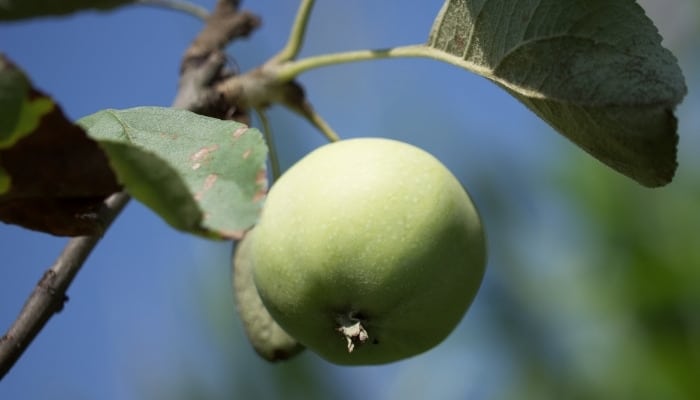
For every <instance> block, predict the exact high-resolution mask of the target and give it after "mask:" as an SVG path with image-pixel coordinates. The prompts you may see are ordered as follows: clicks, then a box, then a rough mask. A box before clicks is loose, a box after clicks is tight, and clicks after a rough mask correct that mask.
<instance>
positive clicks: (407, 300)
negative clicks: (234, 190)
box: [251, 138, 486, 365]
mask: <svg viewBox="0 0 700 400" xmlns="http://www.w3.org/2000/svg"><path fill="white" fill-rule="evenodd" d="M251 258H252V263H253V277H254V281H255V285H256V287H257V289H258V292H259V294H260V297H261V299H262V301H263V303H264V305H265V307H266V308H267V309H268V311H269V312H270V314H271V315H272V316H273V318H274V319H275V320H276V321H277V323H278V324H279V325H280V326H281V327H282V328H283V329H284V330H285V331H286V332H288V333H289V334H290V335H291V336H293V337H294V338H296V339H297V340H299V342H301V343H302V344H303V345H305V346H307V347H308V348H309V349H311V350H313V351H315V352H317V353H318V354H319V355H321V356H322V357H324V358H325V359H327V360H329V361H331V362H334V363H338V364H348V365H359V364H381V363H387V362H392V361H396V360H400V359H403V358H406V357H411V356H413V355H416V354H419V353H422V352H424V351H426V350H429V349H431V348H432V347H434V346H435V345H437V344H439V343H440V342H441V341H442V340H444V339H445V338H446V337H447V336H448V335H449V334H450V332H452V330H453V329H454V328H455V326H456V325H457V324H458V323H459V321H460V320H461V319H462V316H463V315H464V313H465V312H466V310H467V308H468V307H469V305H470V304H471V302H472V299H473V298H474V296H475V294H476V292H477V290H478V288H479V286H480V284H481V280H482V278H483V275H484V268H485V263H486V250H485V240H484V233H483V230H482V226H481V222H480V219H479V215H478V213H477V211H476V209H475V208H474V205H473V204H472V202H471V200H470V198H469V196H468V195H467V193H466V192H465V190H464V189H463V188H462V186H461V185H460V183H459V181H458V180H457V179H456V178H455V177H454V176H453V175H452V174H451V173H450V171H449V170H448V169H447V168H446V167H445V166H444V165H442V164H441V163H440V162H439V161H438V160H437V159H436V158H434V157H433V156H431V155H430V154H428V153H427V152H425V151H423V150H421V149H419V148H417V147H414V146H412V145H409V144H406V143H402V142H398V141H394V140H388V139H379V138H360V139H351V140H344V141H340V142H336V143H332V144H328V145H325V146H322V147H320V148H318V149H316V150H315V151H313V152H311V153H310V154H308V155H307V156H306V157H304V158H303V159H301V160H300V161H299V162H298V163H296V164H295V165H294V166H292V167H291V168H290V169H289V170H288V171H287V172H286V173H285V174H283V175H282V176H281V177H280V179H279V180H278V181H277V182H276V183H275V184H274V185H273V186H272V188H271V190H270V192H269V194H268V196H267V199H266V202H265V205H264V207H263V211H262V214H261V216H260V221H259V223H258V225H257V226H256V228H255V240H254V241H253V242H252V243H251Z"/></svg>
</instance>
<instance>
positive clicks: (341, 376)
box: [0, 0, 683, 399]
mask: <svg viewBox="0 0 700 400" xmlns="http://www.w3.org/2000/svg"><path fill="white" fill-rule="evenodd" d="M296 3H297V2H279V1H273V0H264V1H256V2H247V3H245V4H244V5H245V6H247V7H248V8H249V9H251V10H253V11H254V12H256V13H258V14H259V15H261V16H262V17H263V26H262V28H261V29H260V30H259V31H258V32H256V33H255V34H254V35H253V36H252V37H251V38H250V39H248V40H246V41H243V42H238V43H237V44H236V45H235V46H233V47H232V48H231V49H230V53H231V55H232V56H234V57H235V59H236V63H237V65H238V66H239V67H240V68H241V69H242V70H246V69H248V68H251V67H253V66H255V65H257V64H259V63H261V62H263V61H265V59H267V57H269V56H271V55H272V54H274V53H275V52H276V51H277V50H278V49H279V48H281V46H282V45H283V44H284V40H285V37H286V34H287V31H288V29H289V26H290V24H291V21H292V19H293V16H294V12H295V7H296ZM318 3H319V4H318V5H317V6H316V9H315V10H314V14H313V16H312V21H311V24H310V26H309V32H308V40H307V42H306V45H305V47H304V51H303V53H302V56H303V55H305V54H306V55H308V54H318V53H322V52H330V51H339V50H350V49H360V48H382V47H388V46H393V45H403V44H412V43H422V42H424V41H425V40H426V39H427V35H428V31H429V29H430V25H431V23H432V20H433V18H434V16H435V14H436V13H437V11H438V8H439V4H438V3H436V2H423V3H421V4H420V5H414V6H411V7H408V6H406V5H405V3H403V2H398V1H393V2H372V1H369V0H364V1H360V2H354V3H351V2H318ZM429 3H430V4H429ZM202 4H205V5H206V6H211V5H212V4H213V1H206V2H202ZM200 27H201V23H200V22H199V21H197V20H195V19H194V18H192V17H190V16H187V15H183V14H178V13H175V12H172V11H167V10H161V9H153V8H147V7H128V8H122V9H119V10H117V11H114V12H110V13H93V12H87V13H81V14H78V15H75V16H70V17H65V18H47V19H40V20H36V21H31V22H21V23H13V24H5V25H2V26H0V48H1V49H2V51H4V52H5V53H6V54H7V55H8V56H9V57H10V58H11V59H12V60H13V61H14V62H15V63H17V64H18V65H19V66H20V67H22V68H23V69H24V70H25V71H26V72H27V73H28V75H29V76H30V77H31V79H32V80H33V82H34V84H35V86H36V87H38V88H40V89H42V90H44V91H45V92H47V93H49V94H50V95H51V96H53V97H54V98H55V99H56V100H57V101H58V102H59V103H60V104H61V106H62V107H63V109H64V111H65V112H66V114H67V115H68V116H69V117H70V118H72V119H77V118H80V117H82V116H84V115H87V114H90V113H93V112H95V111H98V110H100V109H104V108H128V107H133V106H140V105H158V106H168V105H169V104H170V103H171V101H172V99H173V97H174V95H175V92H176V82H177V76H178V75H177V74H178V67H179V61H180V57H181V55H182V54H183V52H184V50H185V49H186V47H187V46H188V44H189V42H190V40H191V39H192V38H193V37H194V35H195V34H196V33H197V32H198V30H199V29H200ZM663 28H664V26H662V30H663ZM668 29H670V27H668ZM679 46H680V45H679ZM682 61H683V60H682ZM300 80H301V82H302V84H304V86H305V87H306V90H307V93H308V94H309V98H310V100H311V101H312V102H313V104H314V105H315V108H316V109H317V111H319V113H320V114H321V115H323V116H324V117H325V118H326V120H328V121H329V122H330V123H331V125H332V126H333V127H334V128H335V129H336V130H337V131H338V132H339V133H340V134H341V136H343V137H354V136H384V137H393V138H397V139H402V140H405V141H409V142H412V143H415V144H417V145H420V146H421V147H423V148H425V149H426V150H428V151H430V152H432V153H434V154H435V155H436V156H438V157H439V158H440V159H441V160H442V161H443V162H444V163H445V164H446V165H447V166H448V167H449V168H450V169H452V170H453V171H455V173H456V174H457V175H458V176H459V178H460V180H461V181H462V183H463V184H464V185H465V186H466V187H467V188H468V189H469V188H470V187H472V185H474V187H478V188H483V187H484V186H483V183H481V182H483V181H484V180H485V179H488V178H489V177H491V178H493V179H494V181H495V182H496V183H494V186H496V187H498V189H497V190H495V192H496V193H498V194H500V195H501V196H503V197H504V198H505V199H502V201H503V202H504V204H506V205H507V207H510V208H511V209H512V210H514V211H513V212H514V213H517V214H519V215H521V216H523V218H524V221H528V223H532V221H533V220H537V221H539V222H538V223H539V224H543V225H545V226H547V225H548V224H552V228H551V231H549V232H548V233H546V234H545V235H549V236H548V237H551V236H557V233H559V232H560V231H559V230H558V229H559V228H557V224H556V222H554V221H553V219H554V217H550V218H552V220H548V219H547V218H544V220H543V219H542V217H543V215H545V213H544V210H545V209H548V210H549V209H550V205H552V204H553V203H554V202H555V201H556V200H554V199H551V198H549V197H548V193H547V192H544V191H543V190H541V189H542V188H544V187H545V186H546V185H547V184H548V183H549V182H548V179H549V178H548V177H547V175H546V174H545V173H544V171H546V170H548V169H550V168H553V167H554V166H556V165H557V164H556V163H557V162H560V161H561V158H563V157H568V155H569V154H571V152H570V150H571V147H572V146H571V145H570V144H569V143H568V142H566V141H565V140H564V139H563V138H561V137H560V136H559V135H557V134H555V133H554V132H553V131H552V130H551V129H550V128H549V127H547V126H546V125H545V124H544V123H543V122H542V121H540V120H539V119H537V118H536V117H535V116H534V115H532V114H531V113H530V112H529V111H527V110H526V109H525V108H524V107H523V106H522V105H520V104H519V103H517V102H516V101H515V100H514V99H512V98H511V97H509V96H508V95H507V94H506V93H505V92H503V91H502V90H500V89H498V88H497V87H496V86H494V85H492V84H491V83H489V82H487V81H485V80H484V79H482V78H480V77H477V76H475V75H472V74H469V73H467V72H465V71H461V70H459V69H457V68H455V67H452V66H448V65H443V64H439V63H437V62H433V61H427V60H391V61H382V62H377V63H367V64H357V65H348V66H338V67H332V68H328V69H324V70H319V71H313V72H310V73H308V74H305V75H302V77H301V79H300ZM270 114H271V117H272V122H273V130H274V133H275V134H276V136H277V138H278V139H277V141H278V145H279V146H280V148H282V149H283V150H282V151H281V155H280V157H281V161H282V164H283V166H288V165H290V164H291V163H293V162H294V161H295V160H296V159H298V158H299V157H301V156H302V155H303V154H304V153H306V152H307V151H309V150H310V149H312V148H314V147H316V146H318V145H320V144H321V143H323V141H322V139H321V137H320V135H319V134H318V133H317V132H315V131H314V130H313V129H312V128H311V127H310V126H309V125H308V124H306V123H305V122H304V121H301V120H300V119H299V118H297V117H296V116H293V115H291V114H289V113H288V112H287V111H286V110H282V109H279V108H277V107H275V108H273V110H271V113H270ZM578 153H582V152H578ZM578 153H575V154H576V155H575V156H574V157H576V161H577V162H585V163H596V161H594V160H593V159H592V158H590V157H588V156H585V155H583V154H578ZM561 154H566V155H567V156H562V155H561ZM599 168H603V167H602V166H600V167H599ZM610 173H611V174H612V172H610ZM471 194H472V196H473V197H474V199H475V201H476V203H477V206H478V207H479V208H480V209H482V212H483V214H484V215H485V216H488V215H489V213H490V212H492V210H493V212H495V210H497V209H498V208H497V207H495V206H493V205H492V204H491V203H490V200H491V197H490V196H491V195H492V194H493V193H489V192H487V191H478V190H477V191H473V192H472V193H471ZM486 224H487V229H488V221H486ZM513 229H519V228H518V227H517V226H516V227H515V228H513ZM489 233H493V232H489ZM571 235H572V236H571V237H566V236H565V237H564V238H562V240H566V239H567V238H568V239H570V240H573V237H574V236H575V235H573V234H571ZM530 239H532V238H530ZM524 240H527V239H524ZM65 241H66V240H65V239H63V238H56V237H51V236H49V235H45V234H41V233H36V232H31V231H27V230H24V229H22V228H19V227H14V226H9V225H3V224H0V254H2V265H0V329H3V330H4V329H6V327H7V326H9V324H10V323H11V321H12V320H13V319H14V318H15V316H16V314H17V312H18V310H19V309H20V308H21V306H22V304H23V302H24V300H25V299H26V297H27V295H28V294H29V292H30V291H31V289H32V288H33V286H34V284H35V283H36V281H37V280H38V279H39V278H40V276H41V275H42V273H43V271H44V270H45V269H46V268H48V266H49V265H50V264H51V263H52V262H53V260H54V259H55V257H56V256H57V255H58V254H59V252H60V250H61V248H62V247H63V245H64V244H65ZM492 246H493V245H492ZM564 246H565V245H564ZM490 250H491V252H492V253H493V252H495V253H498V247H497V246H496V247H492V248H490ZM229 252H230V244H228V243H221V242H208V241H205V240H203V239H198V238H194V237H191V236H189V235H185V234H182V233H180V232H177V231H175V230H173V229H171V228H169V227H168V226H167V225H166V224H165V223H164V222H162V221H161V220H159V219H158V218H157V217H156V216H155V215H154V214H152V213H151V212H150V211H148V210H147V209H145V208H144V207H143V206H141V205H140V204H138V203H136V202H132V203H131V204H130V205H129V206H128V208H127V209H126V211H125V212H124V213H123V215H121V216H120V218H119V219H118V220H117V222H116V223H115V224H114V226H113V228H112V229H110V230H109V232H108V233H107V235H106V237H105V238H104V240H103V241H102V243H100V245H99V247H98V248H97V250H96V251H95V252H94V253H93V254H92V255H91V257H90V258H89V259H88V261H87V263H86V265H85V267H84V268H83V270H82V271H81V272H80V274H79V275H78V277H77V278H76V280H75V282H74V284H73V286H72V287H71V288H70V290H69V292H68V295H69V296H70V301H69V302H68V303H67V305H66V308H65V310H64V311H63V312H62V313H60V314H59V315H57V316H55V317H54V318H53V319H52V320H51V321H50V322H49V324H48V325H47V327H46V328H45V329H44V330H43V331H42V332H41V333H40V335H39V337H38V338H37V339H36V340H35V342H34V344H33V345H32V346H31V347H30V348H29V350H28V351H27V352H26V354H25V355H24V356H23V358H22V359H21V360H20V361H19V362H18V363H17V365H16V366H15V367H14V369H13V370H12V371H11V373H10V374H8V376H7V377H6V378H5V380H4V381H3V382H2V383H0V398H2V399H5V398H6V399H39V398H48V397H49V396H52V397H55V398H74V399H93V398H99V399H132V398H148V396H147V394H145V393H148V391H149V390H154V389H153V386H158V385H159V384H165V383H167V382H168V379H169V378H170V377H171V376H172V374H173V373H174V372H177V371H182V370H188V371H189V370H194V371H197V372H196V373H197V374H200V375H203V376H205V378H204V379H205V381H206V380H210V381H212V382H211V383H212V384H214V383H216V381H217V379H219V378H216V377H211V376H215V375H216V374H210V373H208V372H207V371H210V370H211V369H212V368H215V367H216V365H218V364H217V363H218V362H220V361H214V360H213V359H212V357H213V356H212V354H211V353H212V351H213V350H212V347H211V346H209V345H208V344H207V341H210V340H214V339H213V338H215V337H216V335H217V333H213V332H211V329H212V328H211V327H210V326H208V325H206V324H205V323H204V322H203V321H202V318H201V316H200V315H201V314H202V313H206V312H209V311H208V310H211V307H210V306H211V304H210V302H215V301H216V300H217V299H218V300H221V298H223V299H224V301H222V302H221V304H224V307H225V305H226V304H229V305H230V311H228V312H229V313H230V315H231V318H230V320H224V321H223V322H221V323H222V324H225V325H227V326H228V325H231V324H234V325H235V320H234V317H233V315H234V312H235V311H234V307H233V303H232V302H227V300H226V298H227V296H229V297H230V293H228V292H227V289H226V288H227V287H228V280H229V277H230V272H229V266H228V260H227V257H228V254H229ZM496 259H497V257H496ZM493 263H494V262H493V260H492V264H493ZM491 267H492V265H490V268H491ZM488 279H489V276H488V275H487V280H488ZM217 296H218V297H217ZM217 304H218V303H217ZM225 312H226V311H224V313H225ZM482 312H483V310H482V309H481V308H480V304H479V298H477V301H476V302H475V304H474V307H473V308H472V310H471V311H470V313H469V314H468V316H467V318H465V321H464V322H463V323H462V324H461V325H460V328H459V329H458V332H457V333H456V334H455V335H453V336H451V337H450V338H449V339H448V342H447V343H446V344H445V345H444V346H440V347H439V348H437V349H435V350H434V351H431V352H430V353H428V354H426V355H424V356H421V357H420V358H417V359H414V360H409V361H406V362H402V363H398V364H392V365H390V366H387V367H376V368H349V369H348V368H339V367H332V366H330V365H328V364H326V363H324V362H323V361H320V360H315V359H314V361H312V363H313V365H315V366H316V368H318V369H319V370H322V371H323V373H324V374H327V376H328V377H329V378H328V379H335V380H337V381H339V382H353V381H358V380H361V381H363V382H365V386H363V388H360V389H357V388H356V389H354V390H356V391H358V393H357V394H358V395H369V396H370V397H369V398H385V399H393V398H399V397H401V396H402V394H403V395H406V393H411V394H416V393H420V394H421V395H424V396H427V397H426V398H432V397H434V396H442V397H439V398H457V397H459V396H460V395H461V394H464V393H472V394H474V395H475V397H477V398H482V397H484V396H486V395H487V394H488V393H483V392H480V390H484V389H479V388H480V387H484V385H483V383H484V382H486V383H488V382H490V380H493V379H495V378H493V377H491V378H490V376H497V377H498V379H507V377H508V374H509V371H508V369H507V363H503V362H501V361H502V360H501V358H502V357H505V356H504V355H502V354H499V353H498V351H497V350H494V349H497V348H498V345H497V343H494V341H495V340H496V339H497V338H488V337H483V335H480V334H479V329H478V327H477V326H476V325H477V324H478V323H480V322H483V321H485V319H484V316H483V315H481V314H480V313H482ZM214 319H215V320H216V318H214ZM217 321H218V320H217ZM234 329H239V328H234ZM237 332H238V333H237V335H238V336H236V337H235V338H232V341H234V340H235V341H236V343H237V344H238V347H237V348H236V353H235V354H236V356H237V357H240V358H241V360H244V361H245V362H247V363H249V364H247V368H250V369H251V370H252V371H263V372H262V373H264V371H267V369H268V368H271V367H269V366H267V365H264V364H263V363H262V362H261V361H259V360H257V359H256V358H255V356H254V354H252V351H251V350H250V349H249V348H248V347H247V344H246V343H245V342H244V341H243V340H242V337H241V336H240V334H241V333H240V330H238V331H237ZM214 341H215V340H214ZM304 357H308V358H314V356H313V355H305V356H304ZM484 360H489V361H488V362H485V361H484ZM465 371H472V372H473V373H472V374H469V373H467V374H466V375H468V376H470V377H471V378H468V379H465V378H464V376H465ZM426 373H430V374H431V375H429V377H430V378H429V379H428V380H427V381H426V382H427V383H426V384H425V385H420V386H416V382H417V380H419V379H424V378H425V376H426ZM241 376H246V375H241ZM236 379H242V378H236ZM259 379H262V378H259ZM493 384H494V385H496V383H493ZM350 386H352V385H350ZM485 386H486V387H489V385H485Z"/></svg>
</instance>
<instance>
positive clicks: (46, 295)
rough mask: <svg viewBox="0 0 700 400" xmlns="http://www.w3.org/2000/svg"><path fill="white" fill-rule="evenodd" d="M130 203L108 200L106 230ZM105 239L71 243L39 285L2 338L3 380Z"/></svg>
mask: <svg viewBox="0 0 700 400" xmlns="http://www.w3.org/2000/svg"><path fill="white" fill-rule="evenodd" d="M128 202H129V195H127V194H126V193H124V192H120V193H116V194H113V195H112V196H110V197H109V198H107V199H106V200H105V202H104V205H103V207H102V209H101V210H100V211H99V215H98V218H99V219H100V220H101V221H102V223H103V224H104V227H105V230H106V229H107V228H108V227H109V225H110V224H111V223H112V221H113V220H114V218H116V216H117V215H118V214H119V212H121V210H122V209H123V208H124V206H125V205H126V204H127V203H128ZM100 239H101V236H97V235H96V236H79V237H76V238H73V239H71V240H69V241H68V244H67V245H66V247H65V248H64V249H63V252H62V253H61V255H60V256H58V259H57V260H56V262H55V263H54V264H53V266H51V268H49V269H48V270H47V271H46V272H45V273H44V276H43V277H42V278H41V280H40V281H39V283H37V285H36V287H35V288H34V291H33V292H32V294H31V295H30V296H29V299H27V302H26V303H25V304H24V307H23V308H22V311H21V312H20V313H19V316H18V317H17V319H16V320H15V322H14V323H13V324H12V326H10V329H9V330H8V331H7V333H6V334H5V335H4V336H3V337H2V338H0V379H2V377H4V376H5V374H6V373H7V372H8V371H9V370H10V368H12V366H13V365H14V363H15V362H16V361H17V360H18V359H19V357H20V356H21V355H22V353H24V350H25V349H26V348H27V347H28V346H29V345H30V344H31V342H32V340H34V337H36V335H37V334H38V333H39V331H41V329H42V328H43V327H44V325H46V323H47V322H48V320H49V319H50V318H51V316H52V315H53V314H55V313H57V312H59V311H61V309H62V308H63V304H64V303H65V302H66V300H68V297H66V290H67V289H68V286H70V284H71V282H72V281H73V278H74V277H75V275H76V274H77V273H78V271H79V270H80V267H81V266H82V265H83V263H84V262H85V259H87V257H88V255H90V252H91V251H92V249H93V248H94V247H95V245H97V243H98V242H99V241H100Z"/></svg>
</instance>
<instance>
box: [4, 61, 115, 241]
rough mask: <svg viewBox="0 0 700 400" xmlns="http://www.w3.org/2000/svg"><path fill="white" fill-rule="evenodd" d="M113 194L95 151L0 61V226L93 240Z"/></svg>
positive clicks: (108, 172)
mask: <svg viewBox="0 0 700 400" xmlns="http://www.w3.org/2000/svg"><path fill="white" fill-rule="evenodd" d="M118 190H120V187H119V184H118V183H117V180H116V177H115V176H114V174H113V173H112V170H111V169H110V167H109V164H108V162H107V158H106V157H105V155H104V153H103V152H102V150H101V149H100V148H99V147H98V146H97V143H95V142H94V141H92V140H91V139H89V138H88V137H87V136H86V135H85V132H84V131H83V130H82V129H81V128H80V127H78V126H76V125H74V124H73V123H71V122H70V121H68V120H67V119H66V118H65V116H64V115H63V112H62V111H61V109H60V107H58V106H57V105H56V104H54V102H53V101H52V100H51V99H50V98H49V97H47V96H46V95H44V94H43V93H41V92H39V91H38V90H36V89H34V88H33V87H32V86H31V83H30V82H29V79H27V77H26V76H25V75H24V73H22V71H20V70H19V69H18V68H17V67H16V66H14V65H13V64H12V63H11V62H10V61H9V60H7V59H6V58H5V57H3V56H1V55H0V221H3V222H6V223H11V224H17V225H21V226H24V227H26V228H29V229H35V230H40V231H43V232H48V233H51V234H54V235H63V236H78V235H94V234H101V233H102V231H103V224H102V222H101V221H99V220H98V218H97V211H98V210H99V208H100V207H101V206H102V202H103V200H104V199H105V198H106V197H107V196H109V195H110V194H112V193H114V192H116V191H118Z"/></svg>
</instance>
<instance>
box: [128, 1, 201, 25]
mask: <svg viewBox="0 0 700 400" xmlns="http://www.w3.org/2000/svg"><path fill="white" fill-rule="evenodd" d="M137 2H138V3H140V4H143V5H145V6H154V7H163V8H169V9H172V10H175V11H182V12H184V13H187V14H189V15H191V16H193V17H195V18H198V19H201V20H205V19H207V18H209V10H207V9H206V8H204V7H202V6H199V5H197V4H194V3H190V2H189V1H184V0H137Z"/></svg>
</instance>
